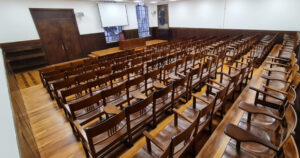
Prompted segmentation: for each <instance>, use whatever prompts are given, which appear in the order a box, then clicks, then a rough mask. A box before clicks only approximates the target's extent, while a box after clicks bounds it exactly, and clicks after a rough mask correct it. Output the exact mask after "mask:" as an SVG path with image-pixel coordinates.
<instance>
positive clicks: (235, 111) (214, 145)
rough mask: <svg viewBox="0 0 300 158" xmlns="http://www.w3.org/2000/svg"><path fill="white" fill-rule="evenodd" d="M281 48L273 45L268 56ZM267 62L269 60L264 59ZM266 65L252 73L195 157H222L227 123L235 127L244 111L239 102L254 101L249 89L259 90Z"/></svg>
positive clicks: (252, 92) (227, 141) (226, 139)
mask: <svg viewBox="0 0 300 158" xmlns="http://www.w3.org/2000/svg"><path fill="white" fill-rule="evenodd" d="M280 48H281V45H275V47H274V48H273V49H272V51H271V52H270V54H269V56H275V55H276V54H277V53H278V50H279V49H280ZM266 60H269V59H266ZM265 65H266V61H265V62H264V63H263V64H262V65H261V66H260V67H259V68H258V69H257V70H256V72H255V73H254V76H253V79H252V80H251V82H250V83H249V84H248V86H246V88H245V89H244V90H243V92H242V93H241V94H240V96H239V97H238V98H237V100H236V101H235V102H234V104H233V105H232V107H231V108H230V109H229V111H228V112H227V113H226V115H225V117H224V118H223V120H222V121H221V123H220V124H219V125H218V127H217V128H216V130H215V131H214V132H213V134H212V135H211V136H210V137H209V139H208V140H207V142H206V143H205V145H204V146H203V148H202V149H201V151H200V152H199V154H198V155H197V157H198V158H204V157H205V158H208V157H222V155H223V153H224V151H225V149H226V147H227V144H228V143H229V141H230V137H228V136H226V135H225V134H224V129H225V127H226V126H227V124H228V123H232V124H235V125H237V124H238V123H239V122H240V120H241V118H242V116H243V114H244V111H243V110H241V109H240V108H239V107H238V105H239V103H240V102H242V101H244V102H248V103H253V102H254V100H255V92H254V91H252V90H250V89H249V87H250V86H251V87H255V88H259V89H260V87H261V86H262V81H263V79H262V78H261V77H260V74H261V73H262V72H263V67H264V66H265Z"/></svg>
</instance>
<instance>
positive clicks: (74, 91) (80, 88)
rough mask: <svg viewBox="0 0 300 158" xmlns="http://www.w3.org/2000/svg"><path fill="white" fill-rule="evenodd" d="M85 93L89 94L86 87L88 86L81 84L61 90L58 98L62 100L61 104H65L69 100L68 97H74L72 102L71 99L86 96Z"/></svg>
mask: <svg viewBox="0 0 300 158" xmlns="http://www.w3.org/2000/svg"><path fill="white" fill-rule="evenodd" d="M87 93H89V86H88V84H83V85H77V86H75V87H72V88H69V89H65V90H61V91H60V97H61V99H62V103H63V104H66V103H67V102H68V100H69V99H68V97H71V96H73V95H74V97H72V100H73V99H77V98H80V97H82V95H84V94H87ZM90 95H91V94H90Z"/></svg>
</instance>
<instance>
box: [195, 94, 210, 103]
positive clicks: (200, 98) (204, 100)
mask: <svg viewBox="0 0 300 158" xmlns="http://www.w3.org/2000/svg"><path fill="white" fill-rule="evenodd" d="M192 96H193V97H195V98H197V99H199V100H201V101H203V102H204V103H206V104H210V102H209V101H208V100H206V99H204V98H202V97H200V96H197V95H196V94H192Z"/></svg>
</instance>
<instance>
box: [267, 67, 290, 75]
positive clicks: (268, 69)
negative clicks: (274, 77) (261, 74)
mask: <svg viewBox="0 0 300 158" xmlns="http://www.w3.org/2000/svg"><path fill="white" fill-rule="evenodd" d="M264 70H265V71H271V72H281V73H285V74H287V73H288V72H285V71H281V70H276V69H271V68H264Z"/></svg>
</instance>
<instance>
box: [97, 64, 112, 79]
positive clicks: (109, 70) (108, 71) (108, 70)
mask: <svg viewBox="0 0 300 158" xmlns="http://www.w3.org/2000/svg"><path fill="white" fill-rule="evenodd" d="M111 73H112V68H111V67H110V66H108V67H105V68H102V69H100V70H98V71H96V74H97V76H98V78H101V77H103V76H107V75H110V74H111Z"/></svg>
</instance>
